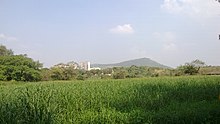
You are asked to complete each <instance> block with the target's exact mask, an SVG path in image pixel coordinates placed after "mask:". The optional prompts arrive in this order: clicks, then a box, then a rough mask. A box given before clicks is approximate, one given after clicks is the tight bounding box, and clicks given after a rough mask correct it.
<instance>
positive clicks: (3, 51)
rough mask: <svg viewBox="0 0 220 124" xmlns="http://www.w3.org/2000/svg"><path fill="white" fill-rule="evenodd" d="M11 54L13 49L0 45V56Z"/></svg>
mask: <svg viewBox="0 0 220 124" xmlns="http://www.w3.org/2000/svg"><path fill="white" fill-rule="evenodd" d="M11 55H13V51H12V50H11V49H7V48H6V46H3V45H0V56H11Z"/></svg>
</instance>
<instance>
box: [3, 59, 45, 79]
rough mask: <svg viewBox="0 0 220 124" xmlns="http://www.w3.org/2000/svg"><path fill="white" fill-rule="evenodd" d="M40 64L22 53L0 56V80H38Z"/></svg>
mask: <svg viewBox="0 0 220 124" xmlns="http://www.w3.org/2000/svg"><path fill="white" fill-rule="evenodd" d="M41 67H42V64H40V63H39V62H38V61H33V60H32V59H31V58H28V57H26V56H24V55H13V56H0V70H1V71H0V80H7V81H10V80H16V81H38V80H40V79H41V77H40V70H39V69H40V68H41Z"/></svg>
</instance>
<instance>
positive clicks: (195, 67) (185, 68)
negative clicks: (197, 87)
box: [177, 59, 205, 75]
mask: <svg viewBox="0 0 220 124" xmlns="http://www.w3.org/2000/svg"><path fill="white" fill-rule="evenodd" d="M204 65H205V63H204V62H202V61H200V60H198V59H197V60H194V61H192V62H191V63H185V65H181V66H179V67H178V68H177V69H178V70H180V71H181V72H182V73H184V74H189V75H193V74H197V73H198V72H199V69H200V68H201V67H203V66H204Z"/></svg>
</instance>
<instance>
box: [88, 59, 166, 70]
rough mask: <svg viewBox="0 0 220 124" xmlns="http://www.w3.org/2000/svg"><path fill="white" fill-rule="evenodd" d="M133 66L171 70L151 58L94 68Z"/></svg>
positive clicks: (95, 65)
mask: <svg viewBox="0 0 220 124" xmlns="http://www.w3.org/2000/svg"><path fill="white" fill-rule="evenodd" d="M132 65H136V66H148V67H160V68H170V67H168V66H165V65H162V64H160V63H158V62H156V61H154V60H151V59H149V58H140V59H134V60H128V61H124V62H120V63H114V64H92V65H91V66H92V67H100V68H112V67H130V66H132Z"/></svg>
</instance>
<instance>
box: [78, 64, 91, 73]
mask: <svg viewBox="0 0 220 124" xmlns="http://www.w3.org/2000/svg"><path fill="white" fill-rule="evenodd" d="M79 67H80V69H83V70H87V71H89V70H90V62H80V64H79Z"/></svg>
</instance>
